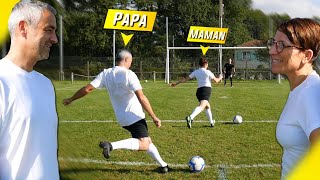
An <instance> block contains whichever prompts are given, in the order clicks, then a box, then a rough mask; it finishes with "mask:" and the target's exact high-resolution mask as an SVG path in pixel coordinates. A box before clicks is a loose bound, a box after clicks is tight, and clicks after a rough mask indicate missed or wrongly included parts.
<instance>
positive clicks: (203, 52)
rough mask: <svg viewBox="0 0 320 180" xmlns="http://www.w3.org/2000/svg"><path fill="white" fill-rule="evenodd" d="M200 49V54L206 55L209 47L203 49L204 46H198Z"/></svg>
mask: <svg viewBox="0 0 320 180" xmlns="http://www.w3.org/2000/svg"><path fill="white" fill-rule="evenodd" d="M200 48H201V51H202V54H203V55H206V53H207V51H208V49H209V48H210V46H207V47H204V46H202V45H200Z"/></svg>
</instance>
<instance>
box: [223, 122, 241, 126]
mask: <svg viewBox="0 0 320 180" xmlns="http://www.w3.org/2000/svg"><path fill="white" fill-rule="evenodd" d="M222 124H231V125H235V126H238V125H240V124H235V123H233V122H223V123H222Z"/></svg>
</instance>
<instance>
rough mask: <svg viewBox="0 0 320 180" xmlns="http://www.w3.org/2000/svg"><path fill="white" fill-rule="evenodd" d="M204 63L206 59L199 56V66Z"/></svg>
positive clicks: (206, 62)
mask: <svg viewBox="0 0 320 180" xmlns="http://www.w3.org/2000/svg"><path fill="white" fill-rule="evenodd" d="M205 64H208V61H207V59H206V58H205V57H201V58H200V60H199V66H201V67H203V66H204V65H205Z"/></svg>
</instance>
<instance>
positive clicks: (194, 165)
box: [189, 156, 206, 172]
mask: <svg viewBox="0 0 320 180" xmlns="http://www.w3.org/2000/svg"><path fill="white" fill-rule="evenodd" d="M205 166H206V163H205V162H204V159H203V158H202V157H200V156H193V157H192V158H191V159H190V161H189V168H190V170H191V172H201V171H202V170H203V169H204V167H205Z"/></svg>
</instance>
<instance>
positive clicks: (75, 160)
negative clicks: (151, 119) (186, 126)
mask: <svg viewBox="0 0 320 180" xmlns="http://www.w3.org/2000/svg"><path fill="white" fill-rule="evenodd" d="M58 159H59V161H61V162H73V163H84V164H116V165H125V166H126V165H128V166H159V164H157V163H147V162H131V161H109V160H97V159H88V158H64V157H59V158H58ZM168 165H169V166H170V167H185V168H188V164H174V163H168ZM274 167H276V168H278V167H280V164H276V163H271V164H238V165H232V164H215V165H206V168H219V169H239V168H274Z"/></svg>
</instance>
